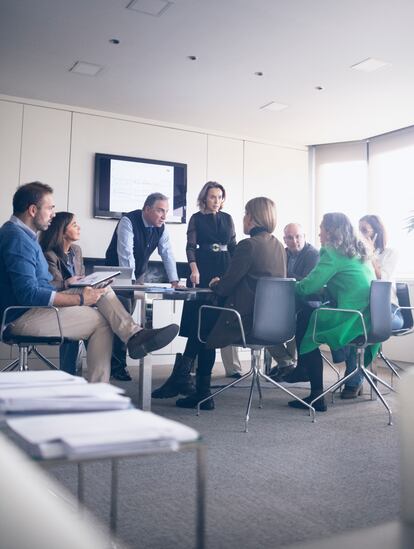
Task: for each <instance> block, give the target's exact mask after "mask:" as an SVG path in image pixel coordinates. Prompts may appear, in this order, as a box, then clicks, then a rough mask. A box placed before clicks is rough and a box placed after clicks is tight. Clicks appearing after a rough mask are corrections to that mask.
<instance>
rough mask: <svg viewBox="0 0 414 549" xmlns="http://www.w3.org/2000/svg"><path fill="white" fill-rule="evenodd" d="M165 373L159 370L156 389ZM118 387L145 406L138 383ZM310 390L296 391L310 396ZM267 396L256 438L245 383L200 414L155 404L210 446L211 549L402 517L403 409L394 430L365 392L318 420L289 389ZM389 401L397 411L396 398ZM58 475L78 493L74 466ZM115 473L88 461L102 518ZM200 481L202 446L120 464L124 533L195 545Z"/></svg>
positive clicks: (161, 543)
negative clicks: (293, 400)
mask: <svg viewBox="0 0 414 549" xmlns="http://www.w3.org/2000/svg"><path fill="white" fill-rule="evenodd" d="M217 370H218V373H219V374H220V373H221V372H222V370H221V368H220V367H219V368H217ZM167 371H168V368H166V367H154V386H157V385H159V384H160V382H161V381H162V380H163V378H164V376H165V375H166V372H167ZM327 373H328V371H327ZM326 377H327V379H326V381H327V382H330V381H332V380H333V378H331V377H330V376H329V375H327V376H326ZM224 381H225V380H224V378H222V377H220V378H216V379H215V380H214V383H220V382H224ZM226 381H227V380H226ZM119 385H120V386H122V387H124V388H125V389H126V390H127V392H128V394H129V395H130V396H131V397H132V398H133V399H134V400H135V402H136V398H137V386H136V384H134V383H119ZM306 385H307V384H301V387H300V386H299V387H298V386H296V387H295V391H297V392H298V394H300V395H302V396H306V395H307V394H308V389H306ZM290 387H294V386H290ZM263 392H264V408H263V409H261V410H260V409H258V408H257V399H256V400H255V401H254V402H253V406H252V412H251V419H250V430H249V433H247V434H246V433H244V432H243V427H244V423H243V417H244V410H245V405H246V402H247V397H248V388H247V384H246V383H244V387H243V388H237V389H234V388H233V389H231V390H230V391H228V392H227V393H224V394H223V395H220V397H218V398H217V400H216V409H215V410H214V411H205V412H202V415H201V416H200V417H196V415H195V413H194V411H192V410H181V409H179V408H176V407H175V406H174V402H175V399H169V400H163V401H153V411H154V412H155V413H158V414H161V415H163V416H165V417H168V418H171V419H174V420H177V421H181V422H183V423H185V424H187V425H189V426H191V427H194V428H195V429H197V430H198V431H199V432H200V433H201V435H202V436H203V438H204V440H205V441H206V443H207V445H208V483H207V502H208V505H207V545H208V547H209V548H210V549H212V548H226V549H232V548H243V549H256V548H258V547H260V548H262V549H274V548H277V547H282V546H285V545H288V544H291V543H294V542H298V541H301V540H305V539H317V538H320V537H325V536H329V535H332V534H335V533H338V532H342V531H345V530H349V529H352V528H359V527H364V526H370V525H376V524H378V523H380V522H382V521H386V520H392V519H395V518H396V517H397V516H398V510H399V454H398V413H396V417H395V425H394V426H392V427H389V426H388V425H387V416H386V414H385V412H384V409H383V407H382V405H381V404H380V403H379V402H378V401H377V402H373V401H370V400H369V395H368V394H366V395H364V396H363V397H362V398H361V397H360V398H358V399H357V401H346V402H345V401H341V400H339V399H338V400H337V402H336V404H335V405H334V406H330V407H329V409H328V412H327V413H323V414H321V413H319V414H317V421H316V423H315V424H312V423H311V421H310V418H309V416H308V415H307V413H306V412H305V411H300V410H293V409H291V408H289V407H288V406H287V401H288V400H289V397H288V395H286V394H284V393H282V392H281V391H279V390H278V389H273V388H271V387H270V386H269V384H267V383H266V384H264V389H263ZM387 398H389V402H390V403H391V404H392V405H393V408H396V398H395V397H393V396H392V395H389V396H387ZM55 474H56V476H57V477H58V478H59V480H61V481H62V482H63V484H65V485H66V486H67V487H68V488H69V489H70V490H72V491H73V490H74V488H75V480H76V472H75V469H74V468H73V467H71V466H66V467H64V468H59V469H57V470H55ZM108 480H109V466H108V464H106V463H102V464H98V465H90V466H89V467H88V470H87V504H88V507H89V508H90V509H91V510H92V511H93V512H94V513H95V514H96V515H97V516H98V517H99V518H101V519H102V521H104V522H107V516H108V509H109V488H108ZM194 486H195V455H194V454H193V453H192V452H191V453H185V454H182V453H180V454H177V455H175V454H174V455H171V454H168V455H163V456H147V457H145V458H140V459H136V460H126V461H124V462H122V466H121V479H120V494H121V495H120V524H119V531H120V534H121V536H120V537H121V539H122V540H123V541H124V542H125V543H126V544H127V545H129V546H130V547H132V548H145V549H160V548H165V547H177V548H180V549H186V548H190V547H194V539H195V536H194V531H195V530H194V524H195V522H194V517H195V515H194V510H195V496H194Z"/></svg>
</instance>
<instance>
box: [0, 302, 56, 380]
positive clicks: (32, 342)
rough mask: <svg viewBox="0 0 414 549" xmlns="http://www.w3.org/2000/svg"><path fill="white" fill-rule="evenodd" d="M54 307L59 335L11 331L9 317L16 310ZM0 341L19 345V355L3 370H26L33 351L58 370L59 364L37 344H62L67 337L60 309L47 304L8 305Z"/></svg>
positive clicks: (3, 319) (51, 367)
mask: <svg viewBox="0 0 414 549" xmlns="http://www.w3.org/2000/svg"><path fill="white" fill-rule="evenodd" d="M34 308H36V309H44V308H47V309H52V310H54V311H55V313H56V326H57V328H58V330H57V335H55V336H30V335H16V334H13V333H12V332H11V329H10V328H11V326H10V322H9V320H8V318H10V313H11V312H12V311H16V310H24V311H28V310H29V309H34ZM0 341H1V342H2V343H5V344H6V345H10V346H13V345H17V346H18V347H19V357H18V358H17V359H16V360H14V361H13V362H11V363H10V364H8V365H7V366H6V367H4V368H3V369H2V370H1V371H2V372H6V371H11V370H19V371H24V370H27V369H28V358H29V355H30V354H31V353H34V354H35V355H36V356H37V357H38V358H39V359H40V360H41V361H43V362H44V363H45V364H46V366H47V367H48V368H50V369H53V370H57V369H58V368H57V366H55V365H54V364H53V362H51V361H50V360H49V359H48V358H46V357H45V356H44V355H42V353H41V352H40V351H39V350H38V349H37V348H36V345H61V344H62V343H63V342H64V341H65V338H64V337H63V335H62V327H61V325H60V319H59V311H58V309H57V308H56V307H53V306H47V307H24V306H13V307H7V309H6V310H5V311H4V313H3V318H2V323H1V332H0Z"/></svg>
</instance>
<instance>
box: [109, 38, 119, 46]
mask: <svg viewBox="0 0 414 549" xmlns="http://www.w3.org/2000/svg"><path fill="white" fill-rule="evenodd" d="M109 43H110V44H116V45H118V44H119V43H120V40H118V38H110V39H109Z"/></svg>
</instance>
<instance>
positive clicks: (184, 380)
mask: <svg viewBox="0 0 414 549" xmlns="http://www.w3.org/2000/svg"><path fill="white" fill-rule="evenodd" d="M192 365H193V360H192V359H191V358H188V357H187V356H183V355H182V354H181V353H177V354H176V356H175V363H174V368H173V371H172V373H171V375H170V377H169V378H168V379H167V381H166V382H165V383H164V384H163V385H161V387H158V389H155V390H154V391H152V398H171V397H175V396H178V395H192V394H193V393H195V388H194V385H193V382H192V380H191V376H190V371H191V367H192Z"/></svg>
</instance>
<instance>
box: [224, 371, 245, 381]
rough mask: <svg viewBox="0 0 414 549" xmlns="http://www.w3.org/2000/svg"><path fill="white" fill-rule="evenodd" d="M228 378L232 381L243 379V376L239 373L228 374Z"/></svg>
mask: <svg viewBox="0 0 414 549" xmlns="http://www.w3.org/2000/svg"><path fill="white" fill-rule="evenodd" d="M226 377H231V378H232V379H240V378H241V377H242V374H240V373H239V372H234V374H228V375H226Z"/></svg>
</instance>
